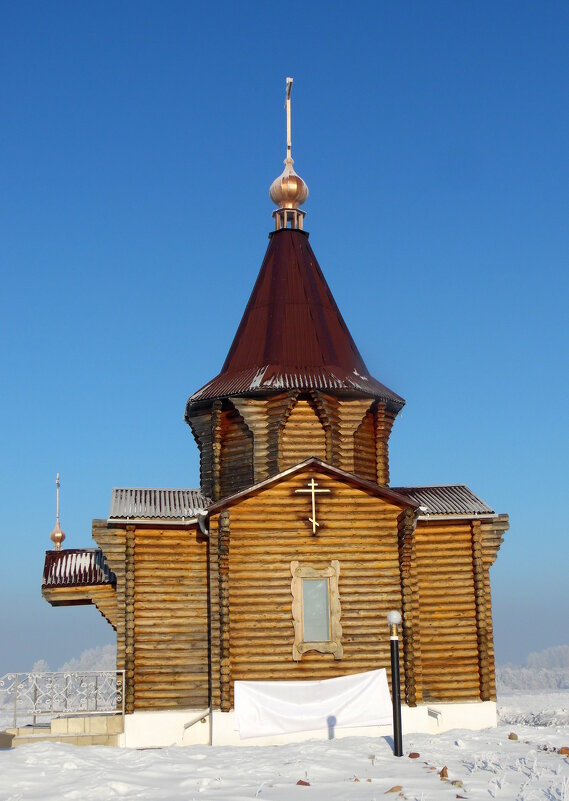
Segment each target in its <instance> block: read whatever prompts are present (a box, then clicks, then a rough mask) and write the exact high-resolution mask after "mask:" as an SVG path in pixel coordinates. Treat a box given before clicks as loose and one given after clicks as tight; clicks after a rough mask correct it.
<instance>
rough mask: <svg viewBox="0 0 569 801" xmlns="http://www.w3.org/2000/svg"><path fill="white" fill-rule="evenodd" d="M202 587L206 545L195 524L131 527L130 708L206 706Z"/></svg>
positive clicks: (205, 576)
mask: <svg viewBox="0 0 569 801" xmlns="http://www.w3.org/2000/svg"><path fill="white" fill-rule="evenodd" d="M207 588H208V570H207V543H206V542H205V541H204V538H203V537H202V535H201V534H199V533H198V532H197V530H196V529H195V528H192V529H187V528H186V529H151V528H137V529H136V531H135V532H134V582H133V603H134V637H133V644H134V654H133V658H134V686H133V693H134V709H135V710H137V711H138V710H145V709H172V708H181V709H184V708H190V709H202V708H203V707H205V706H207V705H208V612H207ZM127 692H128V687H127ZM127 697H128V696H127Z"/></svg>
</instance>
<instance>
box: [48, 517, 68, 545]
mask: <svg viewBox="0 0 569 801" xmlns="http://www.w3.org/2000/svg"><path fill="white" fill-rule="evenodd" d="M49 538H50V540H51V541H52V542H53V544H54V546H55V548H54V550H56V551H60V550H61V543H62V542H63V540H64V539H65V534H64V533H63V531H62V530H61V526H60V525H59V520H57V521H56V523H55V528H54V529H53V531H52V532H51V534H50V535H49Z"/></svg>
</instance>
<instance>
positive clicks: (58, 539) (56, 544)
mask: <svg viewBox="0 0 569 801" xmlns="http://www.w3.org/2000/svg"><path fill="white" fill-rule="evenodd" d="M55 486H56V491H55V497H56V501H55V527H54V529H53V531H52V532H51V534H50V535H49V538H50V540H51V541H52V542H53V549H54V551H60V550H61V543H62V542H63V540H64V539H65V534H64V533H63V531H62V530H61V526H60V525H59V473H58V474H57V478H56V479H55Z"/></svg>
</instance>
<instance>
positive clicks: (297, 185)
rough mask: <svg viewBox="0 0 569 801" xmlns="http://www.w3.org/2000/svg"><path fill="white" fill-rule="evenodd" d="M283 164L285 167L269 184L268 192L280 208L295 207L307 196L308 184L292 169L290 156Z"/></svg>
mask: <svg viewBox="0 0 569 801" xmlns="http://www.w3.org/2000/svg"><path fill="white" fill-rule="evenodd" d="M284 164H285V168H284V170H283V172H282V173H281V175H279V177H278V178H275V180H274V181H273V183H272V184H271V188H270V189H269V194H270V196H271V200H272V201H273V203H275V204H276V205H277V206H278V207H279V208H280V209H297V208H298V207H299V206H301V205H302V204H303V203H304V202H305V201H306V198H307V197H308V186H307V185H306V182H305V181H303V180H302V178H301V177H300V175H297V173H296V172H295V171H294V167H293V166H292V165H293V164H294V161H293V159H292V158H290V157H287V158H286V159H285V161H284Z"/></svg>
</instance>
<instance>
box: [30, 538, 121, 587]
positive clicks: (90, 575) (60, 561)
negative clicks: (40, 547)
mask: <svg viewBox="0 0 569 801" xmlns="http://www.w3.org/2000/svg"><path fill="white" fill-rule="evenodd" d="M115 582H116V578H115V574H114V573H113V572H112V571H111V569H110V568H109V566H108V565H107V563H106V561H105V557H104V556H103V552H102V551H101V550H100V549H99V548H67V549H65V550H63V551H46V554H45V563H44V568H43V580H42V586H43V587H78V586H86V585H89V586H92V585H93V584H115Z"/></svg>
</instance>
